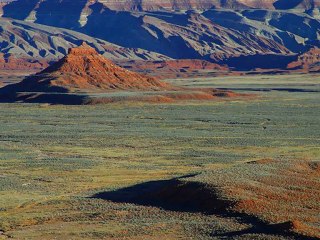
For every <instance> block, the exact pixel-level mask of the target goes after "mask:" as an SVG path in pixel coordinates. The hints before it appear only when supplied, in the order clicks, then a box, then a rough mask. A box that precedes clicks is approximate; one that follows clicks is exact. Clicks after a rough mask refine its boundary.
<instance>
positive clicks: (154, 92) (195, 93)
mask: <svg viewBox="0 0 320 240" xmlns="http://www.w3.org/2000/svg"><path fill="white" fill-rule="evenodd" d="M237 96H241V95H240V94H235V93H233V92H231V91H225V90H216V89H193V88H182V87H176V86H173V85H171V84H168V83H165V82H162V81H160V80H159V79H157V78H155V77H150V76H147V75H143V74H139V73H136V72H132V71H129V70H127V69H124V68H121V67H119V66H117V65H116V64H114V63H113V62H112V61H110V60H108V59H106V58H105V57H103V56H102V55H100V54H99V53H97V52H96V50H95V49H93V48H92V47H90V46H89V45H88V44H86V43H83V44H82V45H81V46H79V47H76V48H71V49H69V52H68V54H67V55H66V56H65V57H63V58H62V59H61V60H59V61H58V62H56V63H54V64H53V65H51V66H49V67H48V68H46V69H45V70H43V71H41V72H39V73H37V74H35V75H32V76H29V77H26V78H25V79H24V80H22V81H21V82H20V83H17V84H12V85H8V86H5V87H3V88H1V89H0V102H34V103H50V104H75V105H79V104H98V103H111V102H119V101H145V102H173V101H177V100H189V99H194V100H211V99H215V98H218V97H237Z"/></svg>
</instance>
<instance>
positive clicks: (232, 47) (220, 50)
mask: <svg viewBox="0 0 320 240" xmlns="http://www.w3.org/2000/svg"><path fill="white" fill-rule="evenodd" d="M319 4H320V2H316V1H314V0H293V1H290V4H288V1H287V0H263V1H260V0H259V1H258V0H198V1H195V0H164V1H146V0H139V1H134V0H125V1H123V0H99V1H89V0H78V1H71V0H16V1H14V2H11V3H8V4H6V5H5V6H4V7H3V16H4V17H7V18H13V19H20V20H24V27H23V29H21V28H20V29H19V30H16V26H14V27H13V29H15V30H14V31H11V29H12V28H10V29H9V28H8V27H5V31H4V32H2V33H0V37H3V38H4V39H5V43H6V44H7V46H9V45H11V44H14V45H15V46H19V44H20V43H18V42H17V41H16V39H18V38H20V37H21V36H24V37H22V38H23V39H24V40H25V41H26V42H27V43H28V44H29V46H28V45H27V44H24V43H25V42H23V43H22V44H24V45H25V46H24V48H18V47H16V48H15V49H16V51H17V52H21V51H25V50H24V49H30V50H28V51H27V52H30V54H33V55H32V57H33V56H40V57H41V58H48V57H49V56H51V55H52V52H53V51H51V50H52V49H50V50H49V47H44V46H48V45H49V46H51V45H53V46H56V47H54V48H53V49H54V51H55V53H56V54H55V55H57V54H63V52H61V51H65V49H67V47H70V45H68V46H67V47H65V46H64V45H63V46H64V47H63V49H64V50H61V44H56V43H55V41H56V40H55V39H54V44H51V43H50V41H49V40H47V39H46V38H47V37H44V36H43V35H45V31H44V30H43V31H41V37H37V38H31V39H26V37H25V36H26V35H25V34H20V33H21V32H25V31H30V29H31V30H32V29H33V27H31V28H30V27H29V26H28V25H31V24H32V23H38V24H42V25H47V26H53V27H60V28H64V29H69V30H73V31H75V32H81V33H83V34H85V35H86V36H87V37H88V36H89V37H90V38H91V39H90V41H91V42H102V41H101V40H104V41H107V42H110V43H113V44H116V45H120V46H122V47H125V48H134V49H137V48H140V49H144V50H146V51H144V52H141V51H140V52H137V53H132V51H131V53H129V54H128V53H121V51H124V49H122V50H121V51H120V50H119V51H116V52H117V53H118V54H117V56H121V55H122V54H123V55H124V56H129V57H131V56H133V55H134V56H136V57H137V56H138V57H139V58H142V59H148V60H150V59H151V58H153V57H152V55H154V54H152V52H156V53H158V54H159V55H164V56H167V57H169V58H175V59H186V58H187V59H202V60H209V61H215V62H220V61H224V60H225V59H228V58H230V57H239V56H247V55H266V54H279V55H294V54H297V53H301V52H304V51H307V50H308V49H310V48H311V47H314V46H316V47H320V44H319V42H320V41H319V39H320V34H319V29H320V21H319V12H318V11H319ZM275 8H277V10H275ZM190 9H197V10H199V11H184V10H190ZM293 9H294V11H293ZM297 9H300V10H301V11H298V10H297ZM142 10H144V11H142ZM168 10H169V11H168ZM172 10H177V11H172ZM178 10H179V11H178ZM180 10H181V11H180ZM1 24H2V23H1ZM7 30H8V31H7ZM9 30H10V31H9ZM5 32H9V34H10V35H8V34H7V33H5ZM32 32H33V33H32V34H33V35H34V31H32ZM51 33H52V31H51V30H50V34H51ZM11 35H12V36H11ZM20 35H21V36H20ZM46 35H48V34H46ZM72 35H74V34H72ZM10 36H11V37H10ZM58 36H59V38H62V39H64V40H59V42H65V40H66V41H67V42H70V37H69V36H68V34H67V35H65V34H59V35H58ZM82 37H83V36H82ZM38 40H39V41H44V42H45V43H44V44H40V43H38ZM33 41H36V42H37V43H36V44H33V43H32V42H33ZM71 42H72V41H71ZM74 43H76V42H74ZM58 47H59V48H58ZM104 48H105V47H104ZM5 49H8V47H6V46H4V47H3V49H2V50H1V52H3V53H7V52H5ZM10 49H11V48H10ZM35 49H36V50H35ZM59 49H60V50H61V51H59ZM43 50H45V51H43ZM57 50H58V51H57ZM8 51H10V52H12V51H13V50H8ZM99 51H105V50H103V49H101V50H100V49H99ZM126 51H127V50H126ZM105 52H107V53H109V52H111V51H105ZM113 52H115V51H113Z"/></svg>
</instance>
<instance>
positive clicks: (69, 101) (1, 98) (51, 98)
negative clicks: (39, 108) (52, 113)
mask: <svg viewBox="0 0 320 240" xmlns="http://www.w3.org/2000/svg"><path fill="white" fill-rule="evenodd" d="M86 101H87V96H83V95H76V94H64V93H59V94H58V93H57V94H54V93H10V94H1V93H0V103H17V102H24V103H48V104H54V105H56V104H62V105H82V104H84V103H85V102H86Z"/></svg>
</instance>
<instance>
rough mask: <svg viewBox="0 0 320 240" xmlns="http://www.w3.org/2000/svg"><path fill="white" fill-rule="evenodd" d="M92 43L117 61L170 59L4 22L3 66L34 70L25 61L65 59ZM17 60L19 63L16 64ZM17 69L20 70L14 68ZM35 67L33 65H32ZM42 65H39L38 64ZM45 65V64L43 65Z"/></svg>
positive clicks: (0, 37) (0, 26) (0, 39)
mask: <svg viewBox="0 0 320 240" xmlns="http://www.w3.org/2000/svg"><path fill="white" fill-rule="evenodd" d="M82 41H86V42H88V43H89V44H90V45H92V47H94V48H95V49H96V50H97V51H99V53H101V54H103V55H104V56H105V57H108V58H111V59H113V60H128V59H136V60H146V59H147V60H161V59H168V57H165V56H162V55H160V54H156V53H152V52H149V51H145V50H141V49H127V48H123V47H119V46H117V45H114V44H111V43H108V42H106V41H103V40H99V39H96V38H93V37H90V36H87V35H85V34H82V33H78V32H74V31H70V30H66V29H58V28H54V27H48V26H44V25H39V24H34V23H30V22H23V21H18V20H8V19H4V18H0V52H1V53H2V55H1V56H0V62H4V61H6V62H7V63H8V65H7V66H6V67H9V68H11V67H10V64H11V66H12V67H13V68H14V67H17V68H23V67H26V68H28V67H30V64H26V63H22V61H21V60H22V59H26V60H32V61H33V62H34V61H35V60H40V61H42V60H45V61H52V60H57V59H60V58H61V57H63V56H64V55H65V54H66V53H67V51H68V49H69V48H71V47H73V46H76V45H79V44H80V43H81V42H82ZM14 59H16V60H14ZM13 65H16V66H13ZM31 65H32V64H31ZM37 65H39V63H37ZM41 65H42V64H41ZM38 67H39V66H38Z"/></svg>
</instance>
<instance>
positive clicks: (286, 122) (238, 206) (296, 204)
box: [0, 74, 320, 239]
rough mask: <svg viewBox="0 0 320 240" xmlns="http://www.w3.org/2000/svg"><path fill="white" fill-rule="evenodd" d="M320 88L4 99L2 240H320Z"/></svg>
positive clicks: (307, 77)
mask: <svg viewBox="0 0 320 240" xmlns="http://www.w3.org/2000/svg"><path fill="white" fill-rule="evenodd" d="M3 79H8V78H3ZM319 80H320V76H319V75H318V74H289V75H254V76H233V77H230V76H228V77H215V78H192V79H190V78H189V79H167V80H165V81H166V82H168V83H172V82H174V83H175V84H176V85H179V86H182V87H191V88H192V87H195V88H198V87H208V86H210V87H214V88H220V89H232V91H234V92H238V93H246V94H250V96H251V97H250V98H246V97H245V98H243V97H239V98H221V99H216V100H208V101H203V100H201V101H200V100H186V101H178V102H170V103H148V102H130V101H129V102H128V101H127V102H116V103H110V104H98V105H71V106H68V105H51V104H46V103H0V129H1V130H0V134H1V135H0V143H1V144H0V169H1V175H0V219H1V221H0V239H9V238H13V239H317V238H319V236H320V225H319V223H320V217H319V211H320V203H319V202H320V182H319V179H320V178H319V177H320V162H319V157H320V150H319V141H320V139H319V136H320V129H319V119H320V101H319V100H320V97H319V91H320V86H319V82H320V81H319ZM12 81H15V80H14V79H13V80H12ZM4 84H6V83H4Z"/></svg>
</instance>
